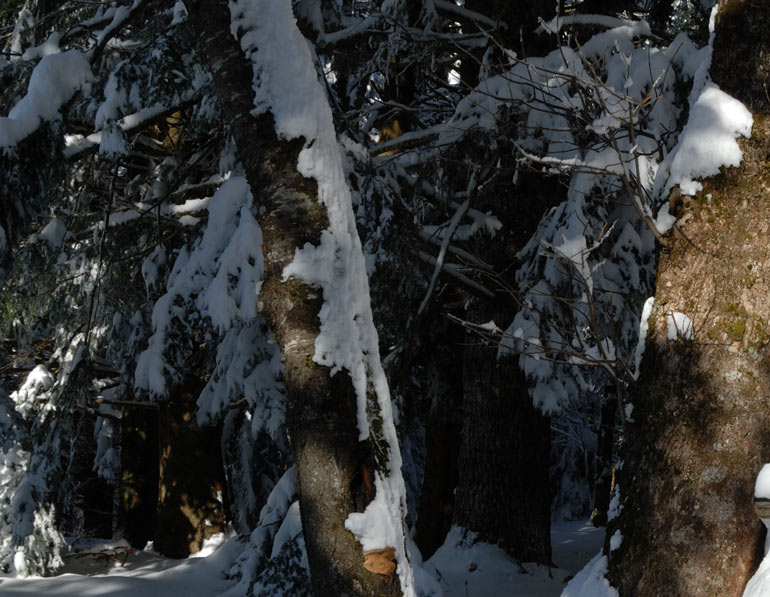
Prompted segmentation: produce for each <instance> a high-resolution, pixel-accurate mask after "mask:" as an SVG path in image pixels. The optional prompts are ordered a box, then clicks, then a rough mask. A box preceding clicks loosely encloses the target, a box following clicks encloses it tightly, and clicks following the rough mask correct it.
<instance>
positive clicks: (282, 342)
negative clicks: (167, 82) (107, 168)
mask: <svg viewBox="0 0 770 597" xmlns="http://www.w3.org/2000/svg"><path fill="white" fill-rule="evenodd" d="M187 6H188V10H189V12H190V19H191V23H192V27H193V29H194V31H195V34H196V37H197V39H198V40H199V45H200V49H201V52H202V54H203V56H204V59H205V60H206V62H207V63H208V66H209V69H210V71H211V73H212V76H213V78H214V83H215V85H216V87H217V90H218V96H219V99H220V105H221V107H222V110H223V112H224V114H225V118H226V120H227V121H228V122H229V123H230V124H231V131H232V134H233V137H234V139H235V142H236V145H237V147H238V153H239V157H240V158H241V160H242V162H243V165H244V168H245V171H246V177H247V179H248V182H249V185H250V187H251V191H252V193H253V195H254V197H255V203H256V204H257V205H258V206H259V211H260V225H261V227H262V232H263V238H264V254H265V276H264V282H263V285H262V289H261V292H260V298H259V309H260V311H261V312H262V314H263V315H264V317H265V319H266V320H267V321H268V323H269V324H270V326H271V328H272V330H273V331H274V333H275V335H276V339H277V342H278V345H279V347H280V349H281V353H282V356H283V359H284V382H285V385H286V390H287V396H288V398H289V402H290V412H289V419H288V425H289V433H290V436H291V442H292V448H293V452H294V463H295V466H296V469H297V477H298V485H299V493H300V511H301V515H302V525H303V531H304V537H305V544H306V547H307V553H308V561H309V564H310V572H311V576H312V583H313V590H314V593H315V594H316V595H319V596H320V595H335V596H340V597H343V596H380V595H394V594H399V593H400V587H399V582H398V577H397V576H396V572H395V571H394V572H393V573H392V574H389V575H380V574H375V573H373V572H370V571H368V570H367V569H365V568H364V566H363V564H364V555H363V552H362V548H361V545H360V544H359V543H358V541H357V540H356V538H355V537H354V536H353V534H352V533H350V532H349V531H348V530H347V529H345V527H344V523H345V520H346V519H347V517H348V515H349V514H350V513H351V512H353V511H362V510H363V509H364V508H365V507H366V505H367V504H368V502H369V501H371V499H372V498H373V495H372V491H373V489H372V486H371V480H372V475H371V473H372V467H373V466H374V458H373V456H372V451H371V449H370V446H369V445H368V444H367V443H361V442H359V441H358V429H357V426H356V397H355V395H354V391H353V388H352V384H351V382H350V379H349V376H348V375H347V374H346V373H337V374H336V375H335V376H333V377H331V376H330V375H329V369H327V368H325V367H321V366H319V365H317V364H315V363H314V362H313V360H312V358H313V355H314V353H315V346H314V342H315V339H316V337H317V336H318V333H319V319H318V314H319V311H320V308H321V305H322V303H323V296H322V293H321V291H320V290H319V289H317V288H313V287H311V286H309V285H307V284H305V283H303V282H301V281H299V280H296V279H290V280H288V281H286V282H282V281H281V274H282V271H283V269H284V267H285V266H286V265H287V264H288V263H290V262H291V261H292V259H293V257H294V252H295V249H296V248H297V247H302V246H304V244H305V243H308V242H309V243H314V244H317V243H318V241H319V239H320V235H321V231H322V230H323V229H324V228H325V227H326V226H327V224H328V221H327V214H326V209H325V207H324V206H323V205H322V204H321V203H320V202H319V201H318V198H317V191H316V185H315V182H314V181H311V180H309V179H305V178H303V177H302V176H301V175H300V174H298V173H297V170H296V165H297V156H298V153H299V151H300V150H301V149H302V147H303V144H304V141H303V140H302V139H299V140H293V141H286V140H279V139H278V138H277V137H276V134H275V130H274V125H273V117H272V115H271V114H270V113H263V114H261V115H260V116H258V117H254V116H252V115H251V114H250V112H251V110H252V108H253V100H254V93H253V90H252V67H251V64H250V63H249V62H248V61H247V60H246V59H245V57H244V56H243V53H242V51H241V49H240V47H239V45H238V43H237V42H236V40H235V39H234V38H233V37H232V36H231V34H230V13H229V9H228V3H227V0H201V1H199V2H197V3H196V2H192V1H190V2H188V3H187Z"/></svg>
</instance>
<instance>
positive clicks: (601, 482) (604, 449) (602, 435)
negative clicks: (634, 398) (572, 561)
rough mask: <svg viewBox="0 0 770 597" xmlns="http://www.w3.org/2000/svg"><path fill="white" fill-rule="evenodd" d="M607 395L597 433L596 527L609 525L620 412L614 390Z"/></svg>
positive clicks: (593, 516) (592, 518)
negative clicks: (618, 413)
mask: <svg viewBox="0 0 770 597" xmlns="http://www.w3.org/2000/svg"><path fill="white" fill-rule="evenodd" d="M606 393H607V397H606V398H605V400H604V403H603V404H602V414H601V418H600V421H599V429H598V430H597V433H596V443H597V457H598V461H599V462H598V464H599V466H598V471H599V475H598V477H597V478H596V482H595V483H594V510H593V513H592V514H591V522H592V523H593V525H594V526H596V527H601V526H604V525H606V524H607V513H608V510H609V506H610V492H611V490H612V466H613V464H612V451H613V450H612V448H613V444H614V441H615V419H616V416H617V412H618V401H617V398H615V397H614V396H613V394H614V389H608V390H606Z"/></svg>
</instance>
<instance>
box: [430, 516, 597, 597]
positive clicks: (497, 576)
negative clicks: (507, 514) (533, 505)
mask: <svg viewBox="0 0 770 597" xmlns="http://www.w3.org/2000/svg"><path fill="white" fill-rule="evenodd" d="M603 541H604V529H597V528H594V526H593V525H592V524H591V523H590V522H557V523H554V524H553V525H552V527H551V545H552V548H553V560H554V563H555V564H556V565H558V566H559V568H550V569H549V568H548V567H546V566H538V565H536V564H532V563H524V564H522V565H521V566H519V564H517V563H516V562H514V561H512V560H511V559H510V558H509V557H508V556H506V555H505V553H504V552H503V551H502V550H501V549H500V548H498V547H496V546H494V545H489V544H487V543H476V544H470V542H468V541H464V540H463V538H462V531H461V530H460V529H458V528H453V529H452V531H450V533H449V536H447V539H446V541H445V542H444V545H443V546H442V547H440V548H439V550H438V551H437V552H436V553H435V554H434V555H433V557H431V558H430V559H429V560H428V561H427V562H426V563H425V565H424V566H425V569H426V570H427V571H428V572H430V573H431V574H433V575H435V576H436V578H437V579H438V580H439V584H440V585H441V589H442V590H443V592H444V597H508V596H511V597H552V596H553V597H557V596H558V595H561V592H562V590H564V587H565V581H566V580H568V579H569V578H571V577H572V576H573V575H574V574H575V573H576V572H578V571H579V570H580V569H581V568H582V567H583V566H585V564H587V563H588V562H589V561H590V560H591V558H593V557H594V556H595V555H596V554H598V553H599V551H600V550H601V547H602V542H603Z"/></svg>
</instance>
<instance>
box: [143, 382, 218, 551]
mask: <svg viewBox="0 0 770 597" xmlns="http://www.w3.org/2000/svg"><path fill="white" fill-rule="evenodd" d="M203 385H204V384H203V383H202V382H201V381H199V380H191V381H189V382H187V383H185V384H183V385H182V386H180V387H178V388H175V389H174V390H172V391H171V392H170V394H169V397H168V400H167V401H164V402H161V403H160V404H159V410H158V423H159V424H158V431H159V433H158V439H159V447H160V463H159V465H160V467H159V475H160V483H159V494H158V517H157V525H156V528H155V534H154V542H153V544H154V547H155V549H156V550H157V551H158V552H159V553H161V554H163V555H166V556H169V557H172V558H186V557H187V556H189V555H190V554H192V553H195V552H197V551H200V549H201V547H202V546H203V541H204V540H206V539H208V538H209V537H211V536H212V535H214V534H216V533H221V532H223V531H224V530H225V509H224V504H223V503H222V500H223V496H224V494H225V478H224V468H223V466H222V452H221V449H220V442H219V436H220V431H221V430H220V429H218V428H217V427H198V426H197V425H196V424H195V416H194V411H195V403H196V401H197V399H198V396H199V395H200V392H201V390H202V389H203Z"/></svg>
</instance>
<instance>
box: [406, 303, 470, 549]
mask: <svg viewBox="0 0 770 597" xmlns="http://www.w3.org/2000/svg"><path fill="white" fill-rule="evenodd" d="M433 317H434V318H437V319H438V318H440V319H443V320H444V321H437V322H433V321H429V322H427V325H425V329H427V330H434V331H435V330H436V329H440V330H441V332H439V334H438V337H437V338H435V337H430V338H428V340H427V342H426V344H429V345H427V346H426V347H425V349H424V350H423V353H430V354H424V355H423V358H424V361H423V360H422V359H420V361H421V364H423V366H424V367H425V369H426V370H428V371H430V372H431V373H432V375H431V378H432V379H431V381H430V382H429V383H430V386H429V388H428V389H427V392H428V394H429V395H430V396H431V397H432V403H431V405H430V410H429V412H428V420H427V423H426V425H425V469H424V472H423V479H422V491H421V492H420V505H419V509H418V514H417V523H416V525H415V526H416V533H415V537H414V541H415V543H416V544H417V547H419V549H420V553H421V554H422V557H423V559H428V558H430V557H431V555H433V553H434V552H435V551H436V550H437V549H438V548H439V547H441V545H443V543H444V539H446V536H447V533H448V532H449V530H450V529H451V528H452V522H453V519H454V502H455V489H456V488H457V458H458V456H459V451H460V437H461V432H462V402H463V371H462V353H463V349H462V345H463V343H464V336H465V333H464V331H463V329H462V328H460V326H458V325H456V324H455V323H454V322H448V321H447V320H446V318H444V317H443V314H439V313H435V314H433Z"/></svg>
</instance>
